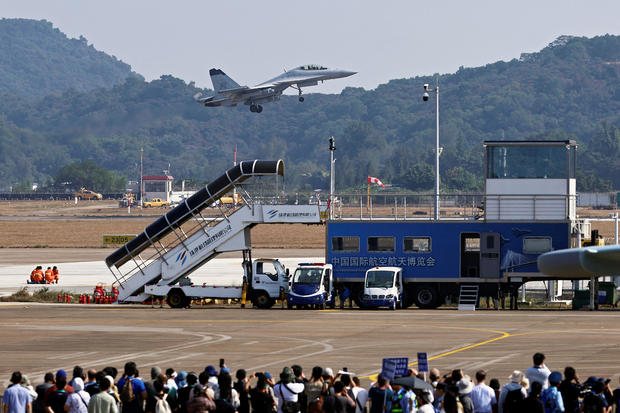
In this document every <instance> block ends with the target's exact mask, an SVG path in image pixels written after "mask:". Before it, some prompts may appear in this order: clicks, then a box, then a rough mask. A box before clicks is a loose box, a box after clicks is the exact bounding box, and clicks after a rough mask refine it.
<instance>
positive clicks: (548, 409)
mask: <svg viewBox="0 0 620 413" xmlns="http://www.w3.org/2000/svg"><path fill="white" fill-rule="evenodd" d="M548 380H549V384H550V386H549V387H547V388H546V389H545V390H543V392H542V394H541V395H540V399H541V400H542V402H543V406H545V413H563V412H564V401H563V400H562V394H561V393H560V391H559V390H558V386H559V385H560V383H561V382H562V373H560V372H559V371H554V372H553V373H551V374H550V375H549V379H548ZM539 383H540V381H539Z"/></svg>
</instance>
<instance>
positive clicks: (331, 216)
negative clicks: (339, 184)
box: [329, 136, 336, 219]
mask: <svg viewBox="0 0 620 413" xmlns="http://www.w3.org/2000/svg"><path fill="white" fill-rule="evenodd" d="M335 151H336V140H335V139H334V137H333V136H332V137H331V138H329V219H334V191H335V190H336V175H335V163H336V160H335V159H334V152H335Z"/></svg>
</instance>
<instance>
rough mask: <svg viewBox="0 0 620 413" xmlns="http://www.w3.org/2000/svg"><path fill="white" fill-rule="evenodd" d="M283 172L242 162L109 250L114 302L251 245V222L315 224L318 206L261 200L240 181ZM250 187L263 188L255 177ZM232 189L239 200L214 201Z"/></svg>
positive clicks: (134, 298)
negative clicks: (215, 212) (229, 205)
mask: <svg viewBox="0 0 620 413" xmlns="http://www.w3.org/2000/svg"><path fill="white" fill-rule="evenodd" d="M283 175H284V162H283V161H282V160H278V161H259V160H255V161H243V162H241V163H239V164H238V165H236V166H235V167H233V168H231V169H229V170H228V171H226V173H224V174H223V175H222V176H220V177H219V178H217V179H216V180H215V181H213V182H211V183H209V184H208V185H207V186H205V187H204V188H202V189H200V190H199V191H198V192H196V193H195V194H193V195H192V196H191V197H189V198H187V199H185V200H183V201H182V202H181V203H180V204H179V205H178V206H176V207H175V208H174V209H171V210H170V211H168V212H167V213H166V214H165V215H163V216H161V217H159V218H158V219H157V220H155V221H154V222H153V223H152V224H151V225H149V226H148V227H146V228H145V230H144V231H143V232H142V233H141V234H139V235H138V236H137V237H136V238H134V239H132V240H131V241H129V242H128V243H126V244H125V245H123V246H122V247H121V248H119V249H118V250H116V251H115V252H114V253H112V254H110V255H109V256H108V257H107V258H106V260H105V262H106V265H107V266H108V268H109V269H110V271H111V272H112V274H113V275H114V277H115V278H116V282H115V284H117V285H118V290H119V295H118V300H119V302H143V301H145V300H146V299H148V298H149V297H150V295H149V294H146V293H145V292H144V290H145V286H146V285H148V284H154V283H158V284H163V283H166V284H168V285H173V284H175V283H177V282H178V281H179V280H181V278H183V277H185V276H187V275H189V274H190V273H192V272H193V271H195V270H196V269H197V268H199V267H200V266H202V265H203V264H205V263H206V262H207V261H209V260H211V259H212V258H214V257H215V256H217V255H218V254H219V253H222V252H226V251H245V250H250V249H251V240H250V229H251V228H252V227H253V226H254V225H256V224H263V223H307V224H313V223H320V222H321V215H320V211H319V206H318V205H278V204H277V203H275V202H273V201H272V202H270V203H267V204H265V203H262V201H261V198H260V197H255V198H253V197H252V196H250V194H249V192H248V190H250V191H251V190H252V188H251V186H252V185H247V186H246V185H241V184H242V183H243V182H244V181H246V180H248V179H249V178H255V177H258V179H255V181H256V180H259V181H260V177H265V176H274V177H275V178H276V186H277V179H278V176H283ZM254 189H264V187H262V186H261V184H260V182H259V185H256V187H255V188H254ZM232 190H236V191H239V193H241V197H242V199H243V202H242V204H241V205H240V206H236V207H234V208H230V209H226V208H223V207H222V203H220V202H218V201H219V199H220V198H222V197H223V196H225V195H226V194H228V193H230V192H231V191H232ZM213 205H216V208H219V214H218V215H217V216H215V217H214V216H212V214H207V211H205V209H206V208H207V207H209V206H213ZM206 215H210V216H206ZM143 256H146V258H145V257H143Z"/></svg>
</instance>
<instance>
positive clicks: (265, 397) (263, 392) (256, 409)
mask: <svg viewBox="0 0 620 413" xmlns="http://www.w3.org/2000/svg"><path fill="white" fill-rule="evenodd" d="M254 378H257V379H258V382H257V383H256V387H253V388H251V387H250V386H251V384H252V379H254ZM245 390H246V391H247V392H248V393H249V395H250V405H251V406H252V413H273V412H275V410H276V407H277V405H276V401H275V399H274V398H273V396H272V395H271V392H270V391H269V385H268V384H267V377H266V376H265V374H264V373H252V374H250V376H249V377H248V380H247V381H246V383H245Z"/></svg>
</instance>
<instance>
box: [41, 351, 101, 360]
mask: <svg viewBox="0 0 620 413" xmlns="http://www.w3.org/2000/svg"><path fill="white" fill-rule="evenodd" d="M93 354H97V352H96V351H78V352H77V353H71V354H61V355H58V356H51V357H48V358H47V359H48V360H57V359H75V358H78V357H86V356H91V355H93Z"/></svg>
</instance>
